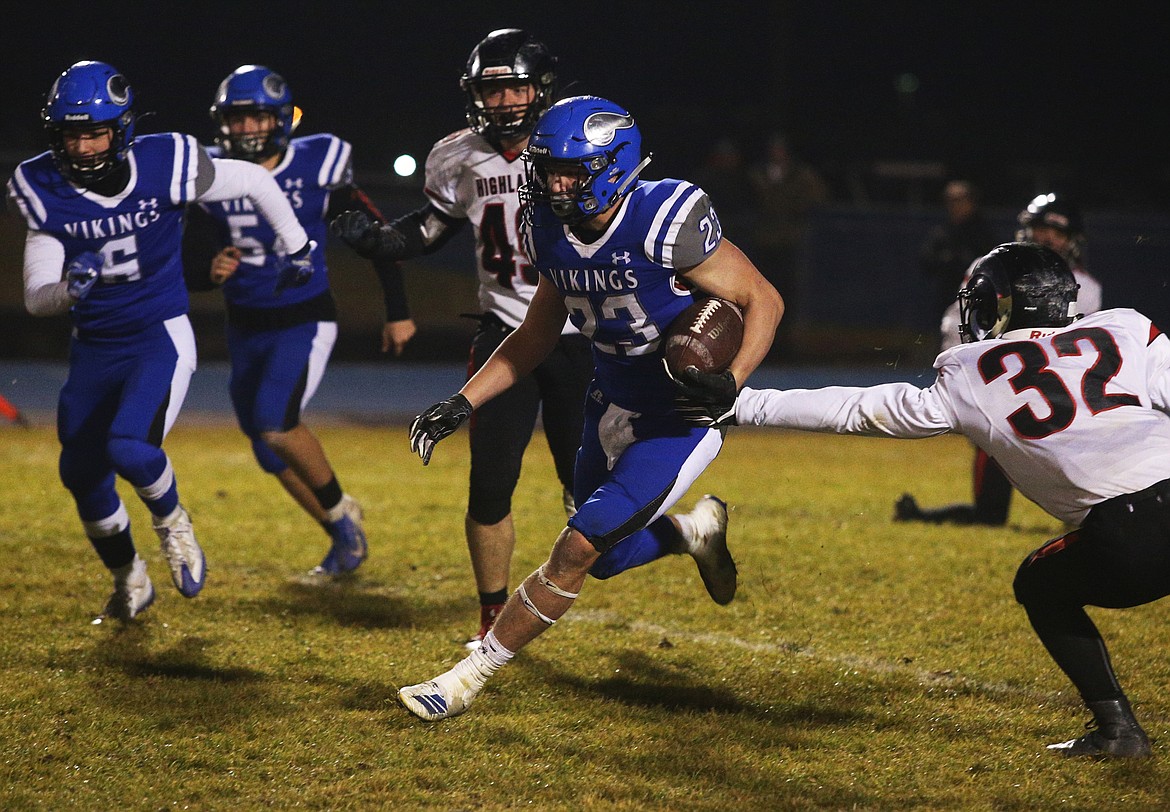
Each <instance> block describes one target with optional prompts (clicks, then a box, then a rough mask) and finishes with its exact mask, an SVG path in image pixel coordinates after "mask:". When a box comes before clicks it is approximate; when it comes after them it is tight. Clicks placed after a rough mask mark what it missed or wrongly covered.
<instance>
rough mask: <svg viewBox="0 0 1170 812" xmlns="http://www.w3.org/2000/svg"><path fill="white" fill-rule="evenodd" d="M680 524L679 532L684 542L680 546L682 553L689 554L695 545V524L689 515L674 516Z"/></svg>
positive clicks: (679, 514)
mask: <svg viewBox="0 0 1170 812" xmlns="http://www.w3.org/2000/svg"><path fill="white" fill-rule="evenodd" d="M671 518H673V519H674V520H675V521H676V522H678V532H679V534H680V535H681V536H682V542H681V543H680V544H679V550H678V551H679V552H680V553H689V552H690V551H691V548H692V547H693V546H694V543H695V536H696V531H695V522H694V520H693V519H692V518H691V517H690V514H687V513H676V514H674V516H672V517H671Z"/></svg>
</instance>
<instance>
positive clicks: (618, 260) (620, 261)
mask: <svg viewBox="0 0 1170 812" xmlns="http://www.w3.org/2000/svg"><path fill="white" fill-rule="evenodd" d="M611 257H612V259H613V264H614V265H629V264H630V252H629V251H621V252H618V251H614V252H613V254H612V255H611Z"/></svg>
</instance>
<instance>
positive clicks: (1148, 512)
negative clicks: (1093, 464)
mask: <svg viewBox="0 0 1170 812" xmlns="http://www.w3.org/2000/svg"><path fill="white" fill-rule="evenodd" d="M1014 589H1015V594H1016V600H1018V601H1019V602H1020V603H1021V604H1023V606H1024V609H1025V610H1026V611H1027V613H1028V620H1029V621H1031V623H1032V628H1033V629H1035V630H1036V634H1037V635H1039V637H1040V640H1041V642H1042V643H1043V644H1044V647H1045V648H1046V649H1048V653H1049V654H1051V655H1052V658H1053V659H1054V660H1055V661H1056V664H1057V665H1059V666H1060V668H1061V670H1063V671H1064V673H1065V674H1067V675H1068V678H1069V679H1070V680H1072V682H1073V684H1074V685H1075V686H1076V688H1077V690H1078V691H1080V694H1081V697H1082V698H1083V699H1084V700H1085V701H1086V702H1097V701H1100V700H1107V699H1120V698H1121V697H1123V696H1124V692H1123V691H1122V689H1121V686H1120V685H1119V684H1118V682H1117V677H1116V676H1115V675H1114V673H1113V668H1112V665H1111V664H1110V661H1109V653H1108V650H1107V649H1106V647H1105V641H1104V640H1102V638H1101V635H1100V633H1099V632H1098V631H1097V627H1096V626H1095V625H1094V624H1093V621H1092V620H1090V619H1089V616H1088V614H1087V613H1086V612H1085V610H1084V607H1085V606H1101V607H1107V608H1111V609H1120V608H1125V607H1130V606H1140V605H1142V604H1145V603H1150V602H1151V601H1155V600H1157V599H1158V598H1162V597H1164V596H1166V595H1168V594H1170V480H1166V481H1163V482H1159V483H1158V484H1156V485H1153V486H1151V487H1149V488H1146V489H1144V490H1142V491H1139V492H1138V493H1135V494H1130V495H1128V496H1119V497H1115V498H1113V499H1110V500H1108V501H1106V502H1102V503H1101V504H1099V505H1097V506H1096V507H1094V508H1093V509H1092V510H1091V511H1090V512H1089V515H1088V517H1087V518H1086V520H1085V523H1084V525H1083V526H1082V527H1081V528H1080V529H1078V530H1074V531H1072V532H1071V533H1068V534H1067V535H1065V536H1061V537H1060V538H1057V539H1053V540H1052V541H1050V542H1048V543H1047V544H1045V545H1044V546H1043V547H1041V548H1040V549H1038V550H1036V551H1035V552H1033V553H1032V554H1031V555H1029V556H1028V557H1027V558H1026V559H1025V560H1024V562H1023V563H1022V564H1021V565H1020V568H1019V570H1018V571H1017V573H1016V579H1015V584H1014Z"/></svg>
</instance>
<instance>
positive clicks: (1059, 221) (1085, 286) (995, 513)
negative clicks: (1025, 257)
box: [894, 193, 1101, 526]
mask: <svg viewBox="0 0 1170 812" xmlns="http://www.w3.org/2000/svg"><path fill="white" fill-rule="evenodd" d="M1016 219H1017V222H1018V224H1019V228H1018V229H1017V231H1016V240H1018V241H1019V242H1034V243H1036V244H1038V245H1043V246H1045V247H1047V248H1051V249H1052V250H1053V251H1055V252H1056V253H1058V254H1060V255H1061V256H1062V257H1064V260H1065V262H1067V263H1068V264H1069V267H1070V268H1071V269H1072V272H1073V278H1075V279H1076V281H1077V287H1078V290H1077V312H1078V313H1080V314H1081V315H1083V316H1087V315H1089V314H1090V313H1096V312H1097V311H1098V310H1100V309H1101V283H1100V282H1098V281H1097V279H1096V278H1095V277H1094V276H1093V275H1092V274H1091V273H1089V272H1088V271H1087V270H1086V269H1085V266H1084V262H1083V256H1082V251H1083V249H1084V246H1085V227H1084V224H1083V221H1082V218H1081V211H1080V208H1079V207H1078V206H1077V205H1076V204H1075V203H1073V202H1072V201H1070V200H1069V199H1068V198H1066V197H1065V196H1063V195H1057V194H1051V193H1048V194H1042V195H1037V196H1036V197H1035V198H1033V199H1032V200H1031V201H1030V202H1029V203H1028V205H1027V206H1026V207H1025V208H1024V210H1023V211H1021V212H1020V213H1019V216H1018V217H1017V218H1016ZM970 274H971V269H970V268H968V269H967V274H966V275H965V276H964V278H963V285H960V289H961V288H962V287H963V286H964V285H966V284H967V280H968V279H970ZM940 329H941V331H942V348H943V349H944V350H945V349H949V348H951V347H953V346H955V345H956V344H958V343H959V301H958V298H957V297H956V299H955V301H954V302H952V303H951V305H950V307H948V308H947V310H946V312H945V313H944V314H943V319H942V325H941V328H940ZM971 473H972V482H971V484H972V491H973V494H974V501H973V502H969V503H967V502H960V503H958V504H952V505H943V506H941V507H937V508H921V507H919V506H918V502H917V500H915V499H914V497H913V496H911V495H910V494H908V493H904V494H902V496H901V497H900V498H899V499H898V501H897V502H896V503H895V504H894V520H895V521H900V522H906V521H920V522H932V523H938V524H941V523H950V524H985V525H993V526H994V525H1003V524H1006V523H1007V520H1008V512H1009V510H1010V509H1011V503H1012V485H1011V483H1010V482H1008V479H1007V477H1006V476H1004V474H1003V470H1002V469H1001V468H1000V467H999V465H998V464H996V462H995V460H994V459H992V458H991V457H989V456H988V454H987V452H986V451H984V450H983V449H981V448H979V447H976V448H975V460H974V464H973V465H972V468H971Z"/></svg>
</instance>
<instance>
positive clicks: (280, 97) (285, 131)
mask: <svg viewBox="0 0 1170 812" xmlns="http://www.w3.org/2000/svg"><path fill="white" fill-rule="evenodd" d="M210 112H211V118H212V120H214V121H215V122H216V124H218V125H219V135H217V136H216V138H215V143H217V144H219V146H220V148H222V149H223V151H224V154H225V155H227V156H229V157H231V158H239V159H241V160H245V161H262V160H264V159H265V158H268V157H269V156H271V155H275V154H276V153H278V152H281V151H282V150H284V149H285V147H287V146H288V139H289V137H291V136H292V132H293V130H294V129H295V128H296V125H297V123H298V122H299V120H300V111H299V110H297V108H296V107H294V106H293V101H292V91H290V90H289V89H288V83H287V82H285V81H284V77H283V76H281V75H280V74H279V73H276V72H275V71H272V70H269V69H268V68H266V67H264V66H263V65H241V66H240V67H238V68H236V69H235V70H234V71H232V72H231V73H230V74H229V75H228V77H227V78H226V79H224V80H223V81H222V82H220V83H219V90H217V91H216V92H215V101H214V102H212V104H211V110H210ZM234 112H245V113H258V112H267V113H271V114H272V116H273V118H274V119H275V124H273V127H272V129H271V130H269V131H267V132H261V133H249V134H247V135H239V136H233V135H232V132H231V128H230V127H229V126H228V117H229V116H231V114H232V113H234Z"/></svg>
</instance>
